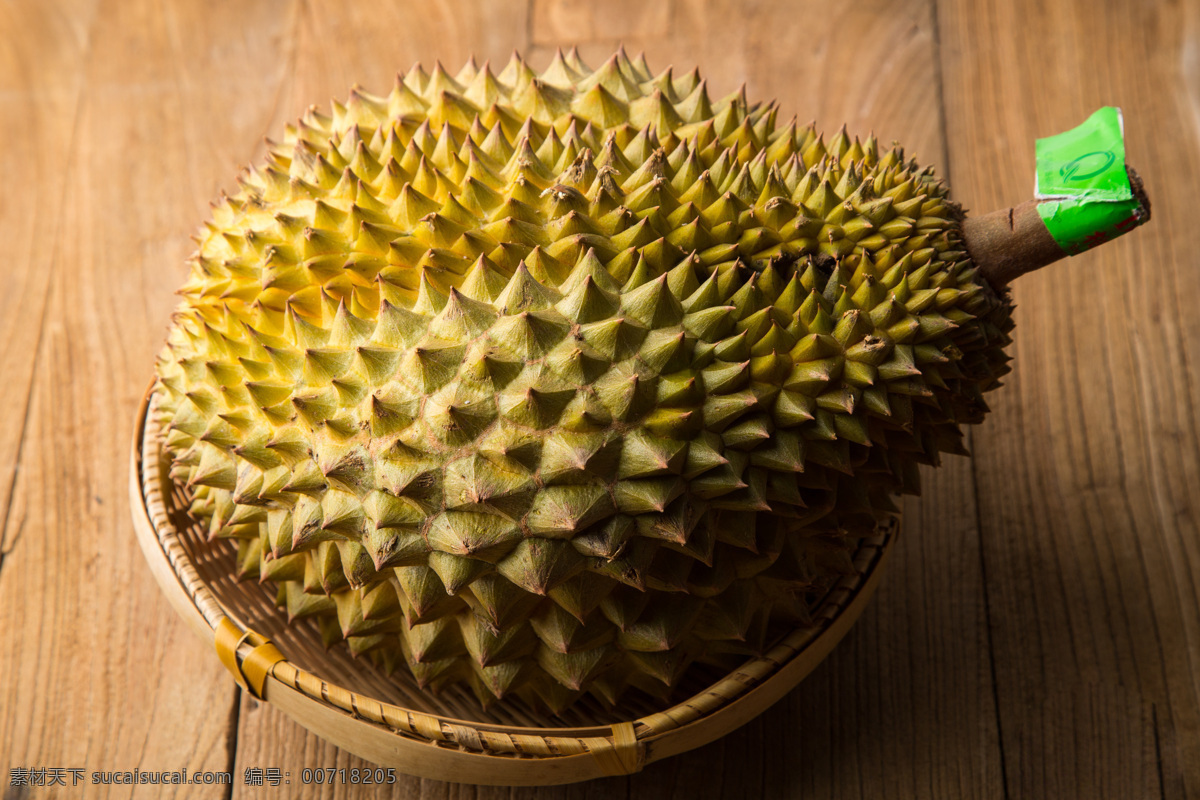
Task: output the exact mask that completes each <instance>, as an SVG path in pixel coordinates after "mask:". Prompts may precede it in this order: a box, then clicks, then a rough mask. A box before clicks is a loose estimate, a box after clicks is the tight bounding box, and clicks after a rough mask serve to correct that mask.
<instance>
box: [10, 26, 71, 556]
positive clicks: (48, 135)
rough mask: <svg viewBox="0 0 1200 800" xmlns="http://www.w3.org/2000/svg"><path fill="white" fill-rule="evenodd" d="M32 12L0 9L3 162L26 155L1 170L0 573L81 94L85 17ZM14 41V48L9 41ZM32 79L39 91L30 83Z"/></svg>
mask: <svg viewBox="0 0 1200 800" xmlns="http://www.w3.org/2000/svg"><path fill="white" fill-rule="evenodd" d="M76 10H77V11H78V12H79V13H78V16H76V15H75V14H72V13H67V10H65V9H63V8H55V7H49V8H44V9H43V10H42V11H40V12H38V13H35V10H34V8H33V7H32V6H30V5H27V6H19V5H6V6H4V7H3V8H0V30H12V31H16V30H21V31H24V35H23V36H21V37H8V36H5V37H4V44H5V47H3V49H0V137H2V138H3V141H4V142H5V143H6V144H5V146H6V148H8V152H10V153H22V154H29V155H28V157H24V158H11V159H7V160H6V161H5V171H6V175H7V179H8V181H9V184H10V186H14V187H21V188H20V190H18V191H16V192H5V193H4V194H3V198H2V199H0V241H3V242H4V243H5V263H4V273H3V274H4V291H3V292H0V341H3V342H5V347H4V348H2V349H0V375H3V376H4V380H5V403H4V413H3V418H4V421H3V423H0V568H2V566H3V563H4V556H5V555H6V554H7V553H8V552H9V551H10V550H11V549H12V548H13V547H14V546H15V544H16V540H17V538H18V537H19V536H20V534H21V531H22V528H23V522H24V520H25V518H26V516H27V513H28V512H27V510H26V509H25V508H23V507H22V505H21V504H19V503H17V498H15V497H14V496H13V491H12V490H13V484H14V483H15V482H16V479H17V474H18V470H19V468H20V464H21V455H22V452H21V442H22V440H23V439H24V438H25V434H26V428H27V425H28V421H29V406H30V399H31V396H32V394H33V374H34V361H35V357H36V355H37V351H38V348H39V344H40V336H41V332H42V329H43V327H44V324H43V317H44V315H45V312H46V303H47V299H48V297H49V294H50V270H48V269H47V268H46V263H47V261H48V260H49V259H51V258H52V257H53V256H54V251H55V250H56V246H55V242H56V241H57V240H58V238H59V236H60V235H61V232H62V217H61V216H60V215H59V214H54V213H46V211H47V209H55V208H57V207H58V206H59V205H61V203H62V201H63V199H64V195H65V194H66V190H67V187H66V179H67V166H68V162H69V160H70V151H71V148H72V146H73V142H74V138H75V134H76V127H75V122H76V118H77V117H78V112H79V101H80V94H81V92H82V88H83V63H84V58H85V54H86V50H87V39H86V29H87V25H88V17H90V9H88V8H79V9H76ZM9 39H11V41H9ZM33 75H37V76H38V79H39V80H38V84H37V85H38V88H37V90H36V91H35V90H34V89H33V88H32V87H33V85H34V84H33V81H32V76H33Z"/></svg>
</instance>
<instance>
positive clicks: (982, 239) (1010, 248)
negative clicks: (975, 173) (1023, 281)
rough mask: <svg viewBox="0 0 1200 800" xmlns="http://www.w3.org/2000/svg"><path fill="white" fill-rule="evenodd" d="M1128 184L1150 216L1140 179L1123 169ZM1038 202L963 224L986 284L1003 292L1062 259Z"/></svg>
mask: <svg viewBox="0 0 1200 800" xmlns="http://www.w3.org/2000/svg"><path fill="white" fill-rule="evenodd" d="M1126 171H1127V172H1128V173H1129V184H1130V186H1131V187H1132V189H1133V193H1134V196H1135V197H1137V199H1138V200H1139V202H1140V203H1141V204H1142V207H1143V208H1144V209H1145V212H1146V218H1147V219H1149V217H1150V199H1149V198H1148V197H1147V196H1146V190H1145V188H1144V187H1143V185H1142V179H1141V178H1140V177H1138V174H1137V173H1136V172H1134V171H1133V169H1131V168H1129V167H1126ZM1038 202H1039V201H1038V200H1027V201H1026V202H1024V203H1021V204H1020V205H1019V206H1014V207H1013V208H1005V209H1002V210H1000V211H993V212H992V213H990V214H984V215H983V216H980V217H968V218H967V219H966V220H965V221H964V222H963V238H964V240H965V241H966V245H967V251H968V252H969V253H970V254H971V259H972V260H973V261H974V262H975V265H976V266H977V267H978V268H979V272H980V274H981V275H983V277H984V278H985V279H987V281H988V283H990V284H991V285H992V286H993V287H994V288H996V289H1002V288H1004V287H1005V286H1007V285H1008V284H1009V283H1011V282H1012V281H1013V280H1015V279H1017V278H1019V277H1021V276H1022V275H1024V274H1025V273H1026V272H1033V271H1034V270H1035V269H1041V268H1042V267H1044V266H1046V265H1047V264H1053V263H1054V262H1055V261H1058V260H1059V259H1060V258H1065V257H1066V256H1067V253H1065V252H1063V250H1062V248H1061V247H1059V246H1058V243H1057V242H1056V241H1054V237H1052V236H1051V235H1050V231H1048V230H1046V225H1045V223H1044V222H1042V217H1041V215H1040V214H1038V210H1037V205H1038Z"/></svg>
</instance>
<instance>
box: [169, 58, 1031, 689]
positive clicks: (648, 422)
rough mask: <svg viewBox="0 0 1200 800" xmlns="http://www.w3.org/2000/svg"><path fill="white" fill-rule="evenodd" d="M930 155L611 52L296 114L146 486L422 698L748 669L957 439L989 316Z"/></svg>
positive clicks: (235, 200)
mask: <svg viewBox="0 0 1200 800" xmlns="http://www.w3.org/2000/svg"><path fill="white" fill-rule="evenodd" d="M960 223H961V214H960V212H959V210H958V208H957V206H955V205H954V204H953V202H951V201H950V200H949V199H948V197H947V196H946V192H945V189H944V187H943V186H942V184H941V183H939V182H938V181H936V180H935V179H934V177H933V175H932V173H931V171H929V170H928V169H922V168H920V167H918V166H917V165H916V164H915V163H913V162H911V161H908V160H906V159H905V158H904V156H903V154H902V153H901V152H900V151H899V150H898V149H893V150H890V151H888V152H887V153H884V154H882V155H880V154H879V153H878V151H877V147H876V143H875V142H874V140H873V139H868V140H867V141H866V142H860V141H858V140H856V139H850V138H849V137H848V136H847V135H846V133H845V131H841V132H839V133H838V134H837V135H835V136H834V137H833V138H832V139H831V140H830V141H828V142H826V141H825V140H824V139H823V138H822V137H820V136H818V135H817V134H816V133H815V131H814V129H813V128H812V126H803V127H801V126H797V125H796V124H795V122H794V121H792V122H789V123H788V124H786V125H777V124H776V108H775V107H774V106H773V105H769V106H758V105H755V106H751V105H748V104H747V102H746V99H745V97H744V95H743V94H742V93H740V92H739V93H736V94H733V95H730V96H729V97H726V98H723V99H721V100H717V101H712V100H710V99H709V98H708V96H707V92H706V87H705V84H704V82H703V81H702V80H701V79H700V78H699V75H698V73H696V72H695V71H693V72H692V73H688V74H685V75H682V76H675V75H673V73H672V72H671V71H670V70H668V71H667V72H665V73H663V74H661V75H658V76H652V75H651V74H650V73H649V71H648V70H646V68H645V66H644V62H642V61H641V60H640V59H639V60H636V61H631V60H629V59H628V58H627V57H625V55H624V54H623V53H618V54H617V55H616V56H614V57H613V58H612V59H610V60H609V61H608V62H606V63H605V64H604V65H603V66H602V67H600V68H599V69H598V70H595V71H592V70H589V69H587V68H586V67H584V66H583V65H582V63H581V62H580V61H579V60H578V59H577V58H575V57H574V56H573V54H572V55H570V56H567V57H563V56H561V55H560V56H557V57H556V58H555V60H554V62H553V63H552V64H551V66H550V68H549V69H548V70H547V71H546V72H544V73H542V74H541V75H540V76H539V75H535V73H533V72H532V70H530V68H529V67H528V66H527V65H526V64H525V63H524V62H523V61H521V60H520V59H519V58H516V57H514V59H513V61H512V62H510V64H509V65H508V66H507V67H506V68H505V69H504V70H503V71H502V72H501V73H500V74H499V75H493V74H492V73H491V71H490V70H489V69H488V68H487V67H486V66H485V67H483V68H482V69H478V68H476V67H475V66H474V64H473V63H472V64H468V65H467V66H466V67H464V68H463V70H462V71H460V72H459V73H458V74H457V75H455V76H450V75H449V74H447V73H446V72H445V71H444V70H443V69H442V68H441V66H440V65H438V66H437V67H435V69H434V70H433V72H432V73H431V74H427V73H425V72H423V71H422V70H421V69H420V68H419V67H415V68H414V69H413V70H411V71H410V72H409V73H407V74H406V75H405V76H403V77H401V78H398V79H397V83H396V86H395V88H394V89H393V90H392V91H391V93H390V94H389V95H387V96H386V97H375V96H372V95H369V94H367V93H365V92H362V91H360V90H355V91H354V92H352V94H351V96H350V99H349V100H348V101H347V103H346V104H344V105H342V104H337V103H335V104H334V106H333V109H332V113H331V114H330V115H328V116H326V115H323V114H320V113H318V112H317V111H316V110H315V109H313V110H310V111H309V112H308V113H307V114H306V115H305V117H304V118H303V119H302V120H301V121H300V122H299V123H298V124H297V125H296V126H294V127H289V128H288V129H287V130H286V133H285V136H284V139H283V141H282V142H281V143H273V144H272V146H271V148H270V152H269V155H268V157H267V160H266V162H265V163H264V164H262V165H260V166H258V167H256V168H253V169H250V170H249V171H248V172H246V173H245V174H244V175H243V176H242V177H241V178H240V181H239V190H238V192H237V193H236V194H235V195H234V196H233V197H223V198H222V199H221V201H220V202H219V203H218V204H216V206H215V207H214V212H213V220H212V221H211V222H209V223H208V224H207V226H206V228H205V229H204V230H203V231H202V232H201V235H200V239H199V249H198V252H197V253H196V254H195V256H194V257H193V259H192V261H191V273H190V276H189V278H188V281H187V283H186V284H185V286H184V289H183V298H184V299H183V302H182V304H181V306H180V308H179V309H178V311H177V312H176V314H175V317H174V325H173V327H172V331H171V334H170V336H169V340H168V345H167V347H166V349H165V350H164V352H163V354H162V356H161V357H160V359H159V365H158V370H159V379H160V384H161V386H162V387H163V389H164V391H163V393H162V397H163V403H162V409H163V416H164V419H165V421H167V422H168V423H169V431H170V432H169V434H168V436H167V441H166V444H167V447H168V450H169V451H170V453H171V454H172V456H173V457H174V467H173V471H172V474H173V476H174V477H175V478H176V479H177V480H180V481H182V482H185V483H186V484H187V485H188V486H189V487H191V488H192V490H193V492H194V495H195V502H194V504H193V506H192V510H193V511H194V512H195V513H196V514H197V515H199V516H200V517H201V518H203V519H205V520H206V521H207V523H208V525H209V531H210V533H211V535H212V536H215V537H225V538H229V539H234V540H237V543H238V564H239V569H240V570H241V571H242V573H243V575H245V576H247V577H258V578H259V579H261V580H264V581H272V582H273V583H275V584H276V586H277V587H278V599H279V603H280V605H281V606H283V607H285V608H286V609H287V611H288V613H289V615H290V616H292V617H314V618H316V619H317V620H318V621H319V623H320V627H321V630H322V632H323V635H324V636H325V637H326V640H327V642H328V643H330V644H332V643H334V642H336V641H339V640H342V639H344V640H345V641H346V642H347V644H348V646H349V647H350V649H351V651H352V652H353V653H355V654H356V655H359V654H365V655H367V656H368V657H370V658H372V659H373V660H375V661H376V662H377V663H379V664H381V665H382V666H384V667H385V668H387V669H394V668H397V667H399V665H401V664H405V665H407V668H408V669H409V670H411V672H412V673H413V675H414V676H415V677H416V679H417V680H418V681H419V682H421V683H422V684H423V685H427V686H431V687H435V688H436V687H439V686H442V685H446V684H447V683H450V682H466V683H468V684H470V685H471V686H472V687H473V688H474V690H475V691H476V693H477V694H478V695H479V697H480V699H481V701H483V702H489V701H490V700H491V699H492V698H495V697H502V696H506V695H508V694H519V695H523V696H527V697H528V698H530V699H531V700H534V701H537V702H540V703H544V704H545V705H547V706H549V707H550V708H552V709H555V710H557V709H561V708H563V707H565V706H566V705H567V704H569V703H570V702H572V701H573V700H574V699H575V698H577V697H578V696H579V695H580V694H581V693H584V692H590V693H592V694H594V695H596V696H598V697H600V698H601V699H603V700H605V701H606V702H614V701H615V700H616V699H617V698H618V697H619V696H620V694H621V692H623V691H624V690H625V689H626V688H628V687H636V688H638V689H641V690H643V691H649V692H655V693H662V692H664V691H666V689H667V688H668V687H669V686H670V685H671V684H672V683H673V682H674V681H675V679H676V678H678V676H679V675H680V673H681V672H682V671H683V670H684V669H685V668H686V667H687V666H688V664H690V663H691V662H692V661H693V660H695V659H697V658H706V659H720V658H724V657H732V656H738V655H744V654H748V653H754V652H758V651H759V650H760V649H761V648H763V647H764V646H765V645H766V644H768V643H769V641H770V640H771V638H772V636H774V635H775V634H776V633H777V632H778V631H779V630H781V629H785V628H787V627H788V626H794V625H795V624H796V623H797V622H803V621H805V620H806V618H807V611H808V608H809V605H810V604H811V603H812V602H813V600H814V598H816V597H817V596H819V595H820V593H821V592H822V591H824V589H825V588H826V587H828V585H829V584H830V583H831V582H832V581H833V580H834V579H836V577H837V576H838V575H840V574H843V573H844V572H845V571H847V570H849V569H850V562H849V559H848V556H847V553H848V551H849V549H850V548H851V547H852V545H853V544H854V542H855V541H856V540H857V538H858V537H860V536H863V535H866V534H869V533H870V532H871V531H872V530H873V529H874V527H875V525H876V524H877V523H878V522H879V521H880V520H882V519H885V518H886V517H888V516H889V515H891V514H893V513H894V511H895V507H894V505H893V503H892V500H891V498H892V496H893V495H894V494H896V493H898V492H915V491H917V490H918V488H919V486H918V478H917V472H916V466H917V464H919V463H936V462H937V459H938V455H939V453H941V452H961V451H962V445H961V434H960V431H959V428H958V426H959V424H962V423H971V422H977V421H978V420H979V419H980V418H981V417H982V415H983V413H984V412H985V411H986V406H985V405H984V403H983V400H982V393H983V392H984V391H986V390H988V389H990V388H992V387H993V386H994V385H996V380H997V378H998V377H999V376H1000V375H1001V374H1003V373H1004V372H1005V371H1006V367H1005V362H1006V357H1005V356H1004V354H1003V351H1002V348H1003V346H1004V345H1005V344H1007V342H1008V336H1007V332H1008V330H1009V328H1010V327H1011V322H1010V319H1009V311H1010V308H1009V306H1008V304H1007V302H1006V300H1005V299H1004V298H1002V297H999V296H997V295H996V294H995V293H994V292H993V291H992V290H991V289H990V287H988V286H987V285H986V284H985V283H984V282H983V281H982V280H980V279H979V278H978V277H977V276H976V273H975V270H974V268H973V267H972V265H971V263H970V261H969V260H968V258H967V255H966V253H965V252H964V248H963V246H962V241H961V224H960Z"/></svg>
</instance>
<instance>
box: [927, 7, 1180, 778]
mask: <svg viewBox="0 0 1200 800" xmlns="http://www.w3.org/2000/svg"><path fill="white" fill-rule="evenodd" d="M1185 5H1186V4H1185ZM1196 15H1197V12H1196V9H1195V7H1194V6H1191V7H1185V6H1181V5H1176V4H1170V3H1158V2H1148V3H1140V4H1119V3H1116V4H1095V3H1087V2H1073V3H1053V4H1038V3H1034V2H1013V3H1007V2H1005V3H999V2H992V3H986V4H980V3H967V2H959V1H958V0H940V1H939V3H938V16H939V25H940V29H941V40H942V42H943V48H942V53H943V63H942V73H943V75H944V78H945V97H946V113H947V122H948V130H949V141H950V143H951V174H952V177H953V179H954V183H955V188H956V191H957V194H958V197H959V199H960V200H962V201H964V202H965V203H966V204H967V205H968V206H970V207H973V208H978V209H980V210H982V211H986V210H990V209H992V208H995V207H1000V206H1005V205H1009V204H1011V203H1013V202H1019V201H1021V200H1024V199H1026V198H1028V197H1029V194H1030V187H1031V184H1032V179H1033V140H1034V138H1035V137H1037V136H1047V135H1050V134H1053V133H1057V132H1059V131H1062V130H1065V129H1067V128H1069V127H1072V126H1074V125H1076V124H1078V123H1079V122H1081V121H1082V120H1083V119H1084V117H1085V116H1086V115H1087V114H1088V113H1090V112H1091V111H1092V110H1094V109H1095V108H1097V107H1099V106H1101V105H1105V104H1111V105H1120V106H1121V107H1123V109H1124V111H1125V129H1126V138H1127V152H1128V158H1129V161H1130V163H1132V164H1134V165H1135V166H1136V167H1137V168H1138V169H1139V171H1140V172H1141V174H1142V176H1143V177H1144V178H1145V180H1146V184H1147V186H1148V187H1149V191H1150V193H1151V196H1152V198H1153V201H1154V219H1153V220H1152V221H1151V223H1150V225H1149V226H1148V227H1147V228H1145V229H1144V230H1140V231H1137V232H1136V233H1134V234H1133V235H1131V236H1127V237H1125V238H1124V239H1122V240H1120V241H1119V242H1116V243H1114V244H1111V245H1107V246H1106V247H1104V248H1103V249H1101V250H1099V251H1095V252H1092V253H1088V254H1086V255H1084V256H1081V257H1078V258H1074V259H1070V260H1068V261H1067V262H1065V263H1062V264H1058V265H1055V266H1053V267H1051V268H1050V269H1047V270H1045V271H1044V272H1043V273H1038V274H1035V275H1031V276H1028V277H1026V278H1023V279H1022V280H1021V281H1020V282H1019V283H1018V285H1017V286H1016V287H1015V298H1016V301H1017V303H1018V305H1019V310H1018V311H1017V331H1016V340H1017V341H1016V346H1015V347H1014V355H1015V366H1016V369H1015V372H1014V373H1013V375H1012V376H1011V377H1010V379H1009V380H1008V384H1009V385H1008V387H1007V388H1006V389H1004V390H1002V391H1001V392H999V393H997V394H996V395H995V399H994V401H993V404H994V408H995V411H994V413H993V415H992V417H991V419H990V420H989V421H988V423H987V424H986V425H985V426H984V427H983V428H982V429H981V431H980V432H979V433H978V435H977V436H976V443H977V450H978V457H977V461H976V465H977V474H978V484H979V486H980V488H981V492H980V509H981V519H982V520H983V535H984V538H983V541H984V553H985V563H986V573H987V586H988V595H989V598H990V614H989V620H990V623H991V625H992V627H993V632H994V642H995V658H996V671H997V683H998V693H999V698H1000V724H1001V732H1002V744H1003V746H1004V752H1005V755H1006V766H1007V780H1008V785H1009V788H1010V789H1011V790H1012V792H1013V793H1014V794H1018V795H1025V794H1032V793H1036V794H1039V795H1043V796H1060V795H1062V794H1063V793H1064V792H1066V793H1068V794H1072V795H1076V794H1077V796H1083V797H1088V796H1092V797H1097V796H1106V797H1133V796H1139V797H1141V796H1156V795H1157V794H1160V793H1161V794H1163V795H1165V796H1179V795H1181V794H1182V793H1183V791H1184V786H1185V785H1186V790H1187V792H1188V794H1189V795H1190V796H1200V590H1198V588H1197V582H1196V577H1195V576H1196V575H1197V574H1200V536H1197V533H1198V530H1197V528H1198V525H1200V520H1198V518H1197V513H1196V502H1197V493H1196V487H1197V486H1200V436H1198V428H1200V416H1198V413H1200V405H1198V403H1197V399H1198V398H1197V388H1198V387H1197V384H1196V379H1195V376H1196V375H1197V374H1200V373H1198V372H1197V367H1198V362H1200V351H1198V350H1197V348H1195V347H1194V346H1193V345H1194V343H1195V342H1196V341H1200V319H1198V318H1197V315H1196V314H1194V313H1193V312H1192V311H1191V309H1190V306H1188V305H1187V304H1188V302H1189V298H1194V297H1195V296H1197V293H1198V292H1200V273H1198V272H1197V271H1196V270H1195V269H1194V268H1193V266H1194V263H1193V262H1194V259H1193V258H1192V257H1191V254H1192V250H1193V245H1192V244H1191V239H1192V231H1193V230H1194V227H1195V226H1194V223H1193V222H1192V221H1191V220H1190V219H1189V218H1188V216H1187V215H1188V211H1189V209H1190V207H1191V202H1192V198H1191V195H1192V189H1193V187H1194V186H1195V185H1196V184H1197V179H1198V178H1200V157H1198V155H1197V128H1196V122H1197V119H1196V116H1195V113H1196V112H1195V99H1194V94H1193V95H1192V96H1188V95H1187V94H1186V92H1185V89H1186V88H1187V87H1188V86H1189V85H1190V87H1191V88H1192V89H1194V88H1195V86H1194V81H1195V70H1194V66H1195V65H1194V64H1192V65H1191V68H1189V69H1188V70H1187V71H1186V72H1185V73H1183V74H1182V75H1181V73H1180V72H1179V65H1180V63H1188V62H1187V59H1189V58H1194V48H1195V44H1194V43H1195V41H1196V35H1197V33H1198V31H1197V27H1196ZM1047 76H1053V79H1049V80H1048V79H1047ZM1099 709H1103V713H1100V711H1099ZM1147 739H1151V740H1154V741H1155V742H1156V747H1153V748H1149V747H1146V746H1145V742H1146V741H1147ZM1077 740H1079V741H1085V742H1087V743H1088V746H1087V747H1076V746H1075V743H1076V741H1077ZM1096 748H1098V749H1096ZM1176 749H1177V757H1172V756H1171V755H1170V752H1171V751H1173V750H1176ZM1101 756H1104V757H1101ZM1160 772H1161V776H1162V785H1161V786H1159V785H1158V783H1159V779H1158V773H1160ZM1034 787H1036V789H1037V791H1036V792H1034V791H1033V789H1034Z"/></svg>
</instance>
